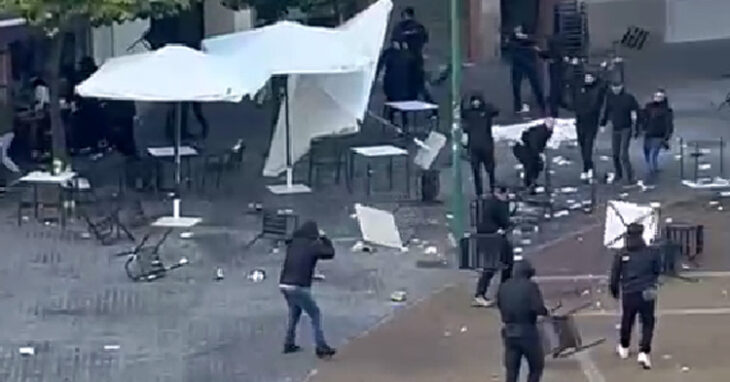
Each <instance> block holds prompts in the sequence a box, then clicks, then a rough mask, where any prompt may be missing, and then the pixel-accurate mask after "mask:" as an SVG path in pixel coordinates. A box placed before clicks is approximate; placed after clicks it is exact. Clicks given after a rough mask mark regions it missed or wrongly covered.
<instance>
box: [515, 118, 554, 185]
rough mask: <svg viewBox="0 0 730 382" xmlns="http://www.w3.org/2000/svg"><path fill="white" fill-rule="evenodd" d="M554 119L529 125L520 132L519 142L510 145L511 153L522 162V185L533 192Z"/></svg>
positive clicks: (541, 168) (542, 164)
mask: <svg viewBox="0 0 730 382" xmlns="http://www.w3.org/2000/svg"><path fill="white" fill-rule="evenodd" d="M554 124H555V120H554V119H552V118H547V119H545V123H544V124H542V125H537V126H533V127H530V128H529V129H527V130H525V131H524V132H522V137H521V142H520V143H517V144H515V145H514V147H512V153H513V154H514V156H515V158H517V160H518V161H519V162H520V163H521V164H522V168H523V170H524V173H525V175H524V177H523V181H524V185H525V188H527V190H528V191H530V192H533V191H534V188H535V185H536V183H537V178H538V177H539V176H540V172H542V170H543V169H544V167H545V163H544V161H543V159H542V157H541V155H542V154H543V153H544V152H545V147H546V146H547V142H548V140H550V137H551V136H552V135H553V125H554Z"/></svg>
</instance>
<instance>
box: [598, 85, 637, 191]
mask: <svg viewBox="0 0 730 382" xmlns="http://www.w3.org/2000/svg"><path fill="white" fill-rule="evenodd" d="M638 113H639V103H638V102H636V98H635V97H634V96H633V95H632V94H631V93H629V92H627V91H626V89H625V87H624V85H623V83H621V82H618V81H615V82H613V83H612V84H611V92H610V93H609V94H608V96H607V97H606V108H605V109H604V113H603V118H602V120H601V126H606V124H607V123H608V122H609V121H611V125H612V126H613V133H612V134H611V138H612V139H611V148H612V151H613V166H614V169H615V171H616V177H615V178H614V182H615V183H618V182H619V181H621V180H622V179H623V176H624V174H626V184H628V185H631V184H633V183H634V171H633V168H632V166H631V159H630V158H629V145H630V143H631V138H632V137H638V125H637V120H638Z"/></svg>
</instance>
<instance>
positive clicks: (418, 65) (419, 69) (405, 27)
mask: <svg viewBox="0 0 730 382" xmlns="http://www.w3.org/2000/svg"><path fill="white" fill-rule="evenodd" d="M391 38H392V40H394V41H404V42H405V43H406V44H407V47H408V50H409V51H410V52H411V53H412V56H413V60H411V65H412V66H411V72H410V79H411V81H412V83H411V86H412V87H413V89H414V91H415V93H416V96H423V99H424V101H426V102H429V103H433V97H431V92H430V91H429V90H428V87H427V86H426V70H425V59H424V57H423V48H424V47H425V45H426V44H427V43H428V30H427V29H426V27H425V26H423V24H421V23H420V22H418V21H417V20H416V11H415V10H414V9H413V7H407V8H406V9H404V10H403V12H402V13H401V21H400V22H398V24H396V26H395V27H394V28H393V32H392V34H391Z"/></svg>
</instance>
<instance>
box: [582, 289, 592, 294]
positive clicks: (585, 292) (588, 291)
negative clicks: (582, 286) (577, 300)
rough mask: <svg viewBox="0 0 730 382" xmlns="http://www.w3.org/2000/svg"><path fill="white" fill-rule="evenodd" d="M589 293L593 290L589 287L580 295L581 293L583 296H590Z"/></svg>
mask: <svg viewBox="0 0 730 382" xmlns="http://www.w3.org/2000/svg"><path fill="white" fill-rule="evenodd" d="M589 294H591V291H590V290H589V289H586V290H584V291H583V293H581V294H580V295H581V296H588V295H589Z"/></svg>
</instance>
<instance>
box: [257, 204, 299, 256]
mask: <svg viewBox="0 0 730 382" xmlns="http://www.w3.org/2000/svg"><path fill="white" fill-rule="evenodd" d="M298 225H299V216H297V215H295V214H293V213H291V212H287V211H277V210H271V209H265V210H264V211H263V214H262V219H261V232H260V233H259V234H258V235H256V237H255V238H254V239H253V240H251V241H250V242H249V243H248V244H246V246H245V247H244V249H249V248H251V246H253V245H254V244H255V243H256V242H257V241H258V240H260V239H271V240H273V241H274V245H278V244H279V243H281V242H283V241H286V240H287V239H289V238H290V237H291V235H292V234H293V233H294V230H296V228H297V226H298Z"/></svg>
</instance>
